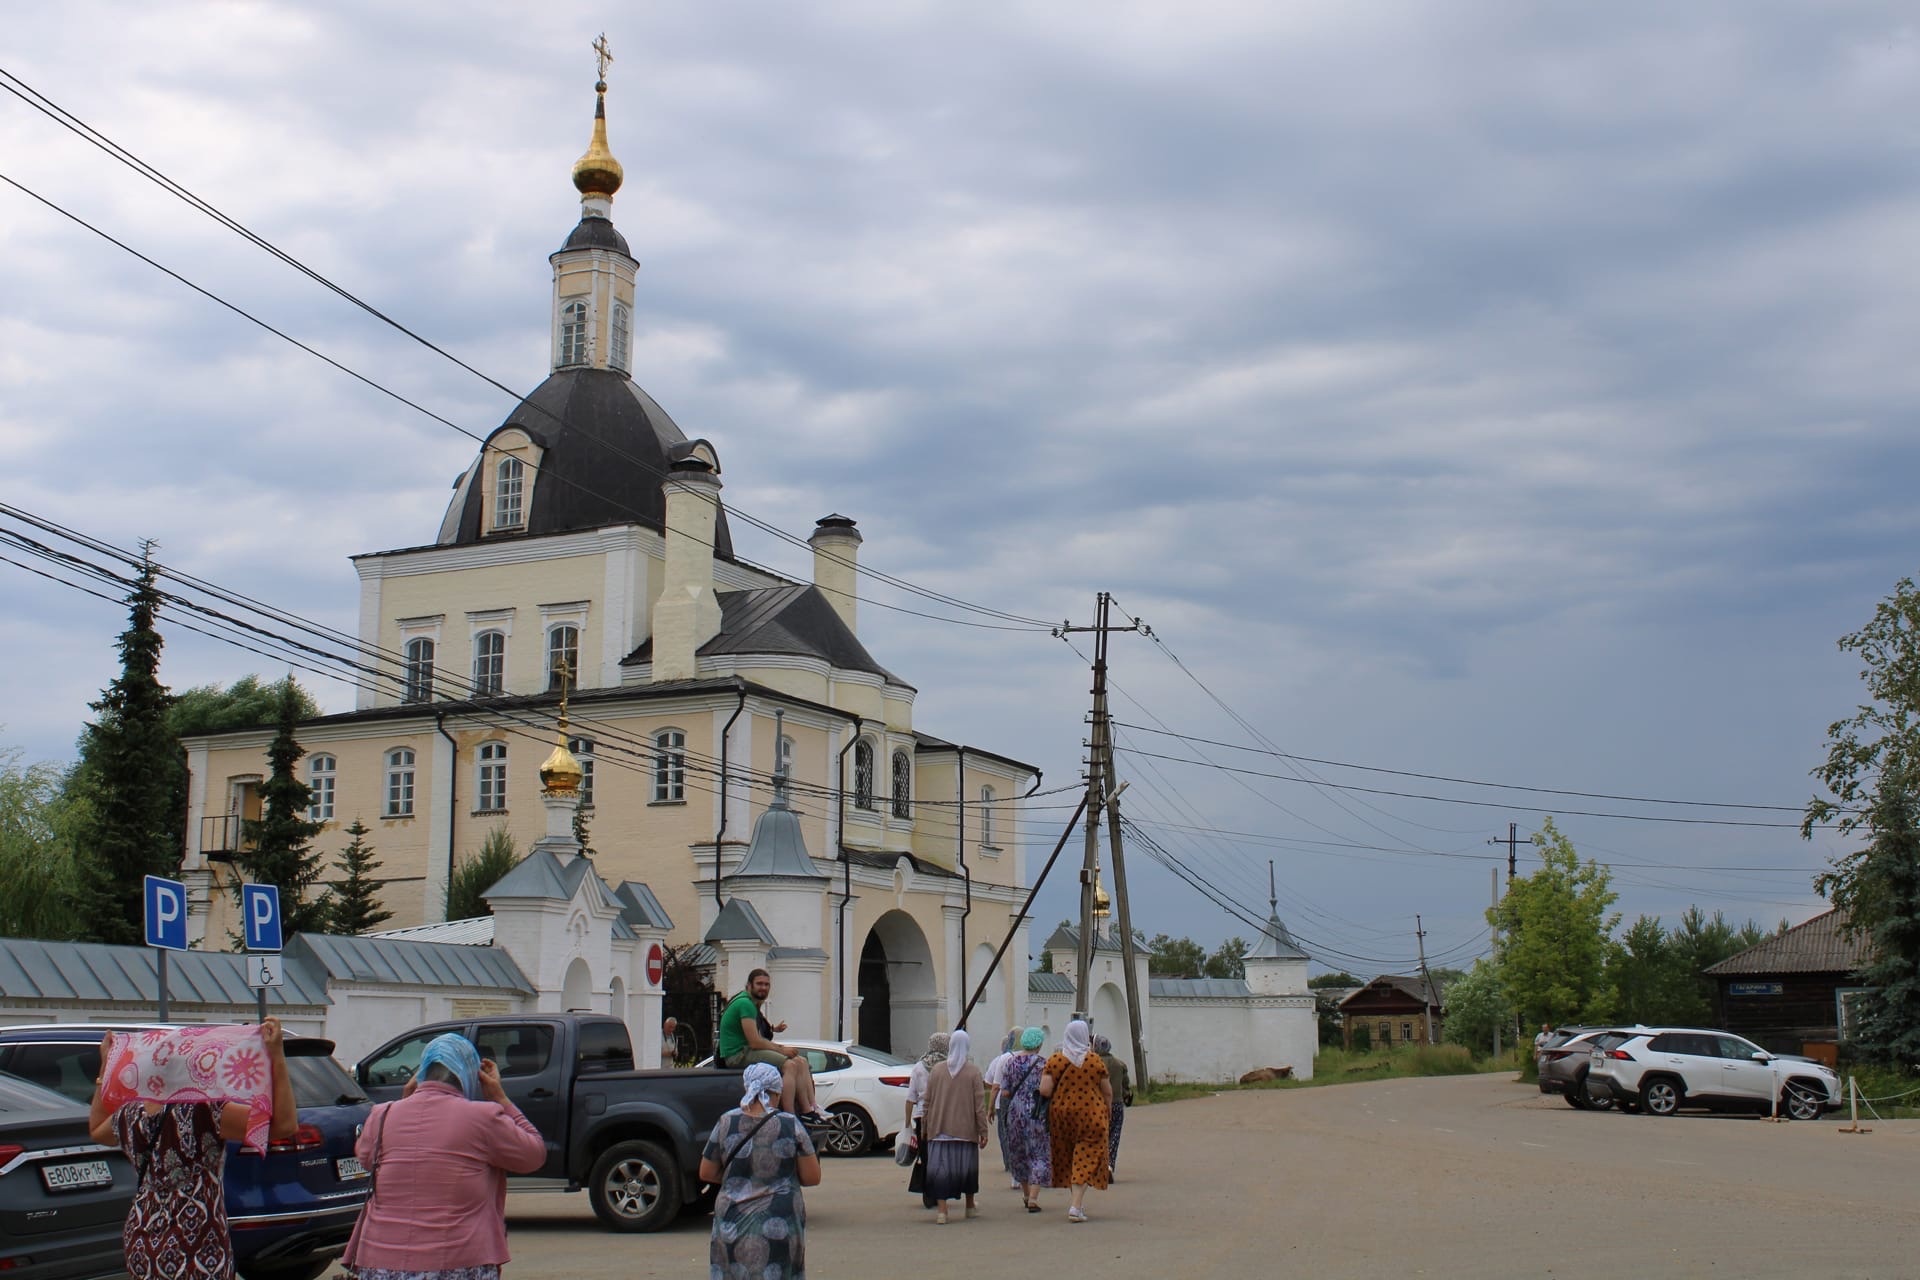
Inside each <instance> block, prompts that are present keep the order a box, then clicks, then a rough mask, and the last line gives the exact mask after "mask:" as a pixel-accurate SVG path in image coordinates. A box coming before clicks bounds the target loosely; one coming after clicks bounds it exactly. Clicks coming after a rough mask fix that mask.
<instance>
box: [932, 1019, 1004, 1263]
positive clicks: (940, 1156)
mask: <svg viewBox="0 0 1920 1280" xmlns="http://www.w3.org/2000/svg"><path fill="white" fill-rule="evenodd" d="M930 1075H931V1078H930V1079H929V1080H928V1082H927V1109H926V1113H925V1115H924V1117H923V1118H922V1122H921V1129H922V1131H923V1132H924V1133H925V1134H926V1135H927V1139H926V1141H927V1198H928V1199H929V1200H932V1201H933V1202H934V1203H935V1204H936V1205H938V1206H939V1213H938V1214H936V1215H935V1217H934V1219H933V1220H934V1221H935V1222H937V1223H940V1224H941V1225H943V1226H944V1225H945V1224H946V1221H947V1201H949V1200H951V1199H953V1198H954V1197H955V1196H964V1197H965V1198H966V1202H967V1216H968V1217H969V1218H977V1217H979V1216H980V1209H979V1206H977V1205H975V1204H974V1202H973V1198H974V1196H975V1195H977V1194H979V1191H980V1149H981V1148H982V1147H984V1146H986V1145H987V1134H988V1132H989V1128H988V1125H987V1088H986V1084H985V1083H984V1082H983V1081H982V1080H981V1079H980V1068H979V1067H976V1066H974V1065H973V1063H971V1062H969V1061H967V1033H966V1032H965V1031H964V1030H961V1031H956V1032H954V1033H953V1035H952V1037H951V1038H950V1039H949V1040H948V1043H947V1060H946V1061H945V1062H943V1063H941V1064H940V1065H939V1066H938V1067H935V1068H934V1069H933V1070H932V1072H931V1073H930Z"/></svg>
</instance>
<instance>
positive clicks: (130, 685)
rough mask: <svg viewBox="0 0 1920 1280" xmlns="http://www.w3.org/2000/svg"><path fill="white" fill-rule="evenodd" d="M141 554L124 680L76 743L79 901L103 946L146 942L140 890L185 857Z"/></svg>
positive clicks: (125, 636)
mask: <svg viewBox="0 0 1920 1280" xmlns="http://www.w3.org/2000/svg"><path fill="white" fill-rule="evenodd" d="M140 549H141V555H142V563H141V567H140V571H139V573H138V574H137V575H136V576H135V578H134V582H133V589H132V591H131V592H129V594H128V596H127V611H128V621H127V629H126V630H125V631H123V632H121V633H120V640H119V648H120V674H119V675H118V676H117V677H115V679H114V681H113V683H112V684H110V685H108V686H107V688H106V690H105V691H104V692H103V693H102V694H101V695H100V700H99V701H98V702H95V703H93V704H92V706H93V710H94V712H95V713H96V716H97V718H96V719H95V720H93V721H92V722H91V723H90V724H88V725H87V727H86V729H85V731H84V732H83V733H82V734H81V736H80V761H79V763H78V764H77V765H76V766H75V768H74V773H73V777H72V779H71V782H70V787H69V794H70V796H71V798H72V800H73V803H74V805H75V812H76V813H77V814H78V815H80V818H79V821H78V823H77V830H76V833H75V849H76V850H77V853H78V856H79V857H80V858H81V859H82V866H81V867H80V868H79V874H80V876H81V879H82V884H81V887H80V890H79V893H78V895H77V896H78V900H79V901H80V902H81V903H82V904H83V905H84V910H83V912H82V916H83V918H84V919H85V921H86V926H87V932H88V935H89V936H90V937H91V938H93V939H94V940H96V941H99V942H118V943H137V942H139V941H141V940H142V938H143V936H144V934H143V930H142V925H141V921H142V918H143V913H144V911H145V909H146V906H145V900H144V898H143V893H144V888H143V882H144V880H145V878H146V877H147V876H150V875H158V876H171V875H173V874H174V873H175V872H177V871H178V870H179V867H180V860H181V856H182V854H183V853H184V852H185V836H186V820H187V768H186V761H185V760H184V759H183V758H182V756H181V753H180V746H179V744H178V743H177V742H175V741H174V737H173V732H172V730H171V729H170V728H169V727H168V725H167V710H168V708H169V707H170V706H171V705H172V701H173V699H172V697H171V696H170V695H169V693H168V691H167V687H166V686H165V685H163V684H161V683H160V650H161V647H162V646H163V644H164V643H165V642H164V641H163V640H162V639H161V638H160V632H159V631H158V630H157V629H156V627H155V626H154V620H155V616H156V614H158V612H159V609H160V592H159V590H158V588H157V587H156V586H155V579H156V577H157V576H158V575H157V570H156V567H155V565H154V563H153V544H152V543H151V542H146V543H142V544H141V548H140Z"/></svg>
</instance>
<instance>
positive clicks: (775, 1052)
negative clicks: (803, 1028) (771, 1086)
mask: <svg viewBox="0 0 1920 1280" xmlns="http://www.w3.org/2000/svg"><path fill="white" fill-rule="evenodd" d="M772 992H773V978H772V976H771V975H770V974H768V973H767V971H766V970H765V969H755V970H754V971H753V972H752V973H749V974H748V975H747V989H746V990H745V991H742V992H741V993H740V994H739V995H737V996H735V997H734V998H733V999H732V1000H729V1001H728V1002H727V1008H726V1011H725V1012H724V1013H722V1014H721V1015H720V1036H719V1040H718V1043H716V1045H715V1046H714V1056H715V1057H717V1058H718V1059H719V1060H720V1064H721V1065H722V1066H726V1067H740V1068H742V1069H744V1068H746V1067H748V1066H750V1065H751V1064H753V1063H755V1062H765V1063H769V1064H770V1065H772V1066H776V1067H778V1068H780V1109H781V1110H782V1111H791V1112H793V1113H794V1114H795V1115H797V1116H799V1117H800V1118H801V1119H802V1120H808V1121H812V1122H814V1123H820V1122H822V1121H824V1120H825V1118H826V1117H824V1116H822V1115H821V1114H820V1112H819V1110H818V1109H817V1108H816V1107H815V1105H814V1099H813V1068H812V1067H811V1066H810V1065H808V1063H807V1055H806V1054H805V1053H803V1052H801V1051H800V1050H799V1049H796V1048H794V1047H793V1046H792V1045H790V1044H775V1043H774V1040H773V1033H774V1032H776V1031H785V1030H786V1029H787V1024H786V1023H784V1022H782V1023H781V1024H780V1025H779V1026H773V1025H771V1024H769V1023H768V1022H767V1019H766V1018H765V1016H764V1015H762V1014H761V1012H760V1006H761V1005H763V1004H765V1003H766V1002H767V997H768V996H769V995H770V994H772Z"/></svg>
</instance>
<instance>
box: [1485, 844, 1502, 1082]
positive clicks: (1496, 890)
mask: <svg viewBox="0 0 1920 1280" xmlns="http://www.w3.org/2000/svg"><path fill="white" fill-rule="evenodd" d="M1487 870H1488V871H1489V872H1490V873H1491V875H1490V876H1489V879H1491V880H1492V881H1493V900H1492V910H1494V911H1496V912H1497V911H1499V910H1500V868H1498V867H1488V868H1487ZM1493 954H1494V956H1495V958H1496V959H1497V958H1498V957H1499V955H1500V926H1499V925H1497V924H1496V925H1494V926H1493ZM1493 1056H1494V1057H1495V1058H1496V1059H1497V1058H1499V1056H1500V1019H1498V1018H1495V1019H1494V1020H1493Z"/></svg>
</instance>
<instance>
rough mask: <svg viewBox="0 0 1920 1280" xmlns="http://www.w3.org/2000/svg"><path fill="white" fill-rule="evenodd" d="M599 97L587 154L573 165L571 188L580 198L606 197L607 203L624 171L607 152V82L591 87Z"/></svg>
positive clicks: (596, 101) (595, 104) (595, 107)
mask: <svg viewBox="0 0 1920 1280" xmlns="http://www.w3.org/2000/svg"><path fill="white" fill-rule="evenodd" d="M593 91H594V93H595V94H596V95H598V97H597V98H596V100H595V102H594V107H593V141H592V142H591V143H589V144H587V154H585V155H583V156H581V157H580V158H579V159H578V160H576V161H574V162H573V185H574V187H575V188H576V189H577V190H578V191H579V192H580V194H581V195H583V196H605V197H607V198H608V199H609V200H611V199H612V198H613V193H614V192H616V191H618V190H619V189H620V183H621V182H622V181H623V180H624V179H625V178H626V170H624V169H622V168H621V167H620V162H619V161H618V160H615V159H614V158H613V152H611V151H609V150H608V149H607V82H606V81H605V80H602V81H600V82H599V83H598V84H596V85H594V86H593Z"/></svg>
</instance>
